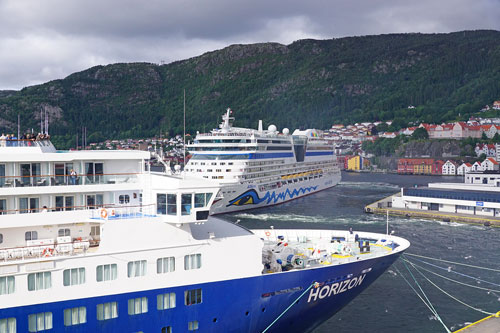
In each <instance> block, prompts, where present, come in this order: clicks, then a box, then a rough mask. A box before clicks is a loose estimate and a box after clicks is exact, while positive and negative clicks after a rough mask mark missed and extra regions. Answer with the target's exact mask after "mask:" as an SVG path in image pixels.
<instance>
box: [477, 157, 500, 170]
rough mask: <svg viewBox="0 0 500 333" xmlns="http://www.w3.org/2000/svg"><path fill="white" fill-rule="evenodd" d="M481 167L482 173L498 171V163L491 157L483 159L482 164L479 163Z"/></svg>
mask: <svg viewBox="0 0 500 333" xmlns="http://www.w3.org/2000/svg"><path fill="white" fill-rule="evenodd" d="M481 166H482V167H483V170H484V171H487V170H488V171H494V170H498V162H497V161H495V159H494V158H492V157H488V158H487V159H485V160H484V161H483V162H482V163H481Z"/></svg>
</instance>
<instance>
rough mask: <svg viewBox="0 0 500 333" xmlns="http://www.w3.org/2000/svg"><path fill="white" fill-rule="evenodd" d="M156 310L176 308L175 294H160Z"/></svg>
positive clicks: (157, 298)
mask: <svg viewBox="0 0 500 333" xmlns="http://www.w3.org/2000/svg"><path fill="white" fill-rule="evenodd" d="M156 308H157V309H158V310H166V309H172V308H175V293H166V294H160V295H158V296H157V297H156Z"/></svg>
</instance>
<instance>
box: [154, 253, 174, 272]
mask: <svg viewBox="0 0 500 333" xmlns="http://www.w3.org/2000/svg"><path fill="white" fill-rule="evenodd" d="M173 271H175V258H174V257H167V258H158V259H157V260H156V273H158V274H163V273H168V272H173Z"/></svg>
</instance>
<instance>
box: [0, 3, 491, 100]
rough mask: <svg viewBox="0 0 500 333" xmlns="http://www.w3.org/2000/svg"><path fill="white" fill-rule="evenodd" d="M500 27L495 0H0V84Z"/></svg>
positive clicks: (16, 85)
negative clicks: (298, 46)
mask: <svg viewBox="0 0 500 333" xmlns="http://www.w3.org/2000/svg"><path fill="white" fill-rule="evenodd" d="M476 29H494V30H500V0H393V1H390V0H318V1H316V0H282V1H281V0H241V1H240V0H136V1H132V0H99V1H97V0H0V90H2V89H21V88H23V87H25V86H30V85H33V84H38V83H43V82H47V81H49V80H53V79H60V78H64V77H66V76H67V75H69V74H71V73H73V72H77V71H81V70H84V69H87V68H89V67H92V66H95V65H101V64H102V65H104V64H110V63H116V62H143V61H146V62H154V63H160V62H161V61H164V62H166V63H169V62H172V61H175V60H181V59H186V58H190V57H194V56H197V55H200V54H203V53H204V52H207V51H212V50H216V49H220V48H223V47H225V46H228V45H230V44H235V43H243V44H246V43H257V42H279V43H283V44H289V43H291V42H293V41H295V40H298V39H304V38H315V39H329V38H333V37H344V36H359V35H373V34H382V33H396V32H397V33H399V32H425V33H430V32H451V31H460V30H476Z"/></svg>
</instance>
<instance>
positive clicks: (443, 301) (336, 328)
mask: <svg viewBox="0 0 500 333" xmlns="http://www.w3.org/2000/svg"><path fill="white" fill-rule="evenodd" d="M462 181H463V180H462V178H461V177H451V178H450V177H431V176H403V175H390V174H369V173H361V174H358V173H343V175H342V182H341V183H340V184H339V185H337V186H336V187H334V188H331V189H328V190H325V191H322V192H320V193H317V194H314V195H310V196H307V197H304V198H300V199H297V200H294V201H291V202H289V203H285V204H282V205H278V206H274V207H270V208H263V209H257V210H251V211H246V212H239V213H233V214H226V215H224V217H225V218H226V219H228V220H231V221H233V222H236V221H238V220H239V223H240V224H241V225H243V226H245V227H248V228H268V227H270V226H274V227H275V228H311V229H312V228H317V229H348V228H349V227H352V228H353V229H354V230H359V231H371V232H379V233H385V231H386V217H385V216H379V215H370V214H365V213H364V212H363V208H364V206H365V205H367V204H369V203H371V202H374V201H376V200H378V199H381V198H383V197H386V196H388V195H391V194H394V193H396V192H397V191H398V190H399V189H400V188H401V187H402V186H414V185H425V184H427V183H429V182H462ZM389 224H390V227H389V229H390V230H394V232H395V235H397V236H401V237H404V238H406V239H408V240H409V241H410V242H411V247H410V249H409V250H408V251H407V252H408V253H412V254H418V255H423V256H428V257H433V258H441V259H445V260H449V261H456V262H461V263H467V264H470V265H477V266H484V267H490V268H495V269H500V228H491V227H484V226H479V225H467V224H459V223H453V222H451V223H450V222H442V221H432V220H424V219H412V218H404V217H390V218H389ZM407 258H408V259H410V260H412V261H413V262H415V263H417V264H419V265H421V266H423V267H425V268H427V269H432V270H433V271H435V272H437V273H439V274H441V275H445V276H446V277H448V278H451V279H454V280H459V281H460V282H462V283H466V284H471V285H475V286H477V287H480V288H485V289H489V290H482V289H475V288H471V287H468V286H465V285H460V284H457V283H455V282H452V281H449V280H446V279H443V278H441V277H439V276H436V275H433V274H431V273H427V272H424V274H425V276H426V277H427V278H428V279H429V280H431V281H432V282H434V283H435V284H436V285H437V286H438V287H439V288H442V289H443V290H444V291H446V292H447V293H449V294H450V295H452V296H453V297H455V298H457V299H459V300H461V301H463V302H464V303H467V304H468V305H471V306H473V307H474V308H479V309H482V310H484V311H486V312H497V311H499V310H500V273H496V272H492V271H487V270H478V269H475V268H470V267H462V266H456V265H453V264H446V263H442V262H436V261H430V260H425V259H419V260H425V261H427V262H430V263H432V264H434V265H437V266H440V267H441V268H443V270H441V269H439V268H435V267H430V266H427V265H426V264H423V263H421V262H419V261H417V260H416V259H417V258H415V257H410V256H408V257H407ZM396 268H397V269H398V270H399V271H400V272H401V273H402V274H403V275H404V276H405V277H406V278H407V279H410V280H412V277H411V275H410V274H409V273H408V271H407V270H406V268H405V266H404V264H403V262H402V260H401V259H399V260H398V261H397V262H396V263H395V265H393V266H392V267H391V268H390V269H389V270H388V271H387V272H385V273H384V274H383V275H382V276H381V277H380V278H379V279H378V280H377V281H376V282H375V283H373V284H372V285H371V286H370V287H368V288H367V289H366V290H365V291H364V292H363V293H361V294H360V295H359V296H358V297H357V298H356V299H354V300H353V301H352V302H351V303H350V304H348V305H347V306H346V307H345V308H344V309H342V310H341V311H340V312H339V313H337V314H336V315H335V316H334V317H332V318H331V319H329V320H328V321H327V322H325V323H324V324H323V325H321V326H320V327H319V328H317V329H316V330H315V333H327V332H336V333H343V332H345V333H347V332H349V333H352V332H356V333H361V332H382V331H383V332H385V333H389V332H394V333H396V332H397V333H399V332H445V329H444V327H443V326H442V325H441V323H440V322H439V321H438V320H437V318H436V317H435V316H434V315H433V314H432V313H431V312H430V311H429V310H428V308H427V307H426V306H425V305H424V304H423V303H422V301H421V300H420V299H419V298H418V296H417V295H415V293H414V292H413V291H412V290H411V289H410V287H409V286H408V285H407V283H406V282H405V281H404V280H403V278H402V277H401V276H400V274H399V273H398V272H397V270H396ZM448 268H451V270H455V269H456V271H458V272H460V273H462V274H465V275H468V276H474V277H477V278H480V279H482V280H483V282H478V281H477V280H474V279H471V278H469V277H466V276H463V275H462V276H460V275H456V274H453V273H449V272H447V271H446V269H448ZM412 272H413V274H415V278H416V279H417V281H418V283H419V284H420V286H421V287H422V289H423V291H424V292H425V293H426V295H427V297H428V298H429V300H430V301H431V303H432V304H433V306H434V307H435V309H436V311H437V312H438V314H439V315H440V317H441V319H442V321H443V322H444V323H445V324H446V326H447V327H448V328H449V329H451V331H455V330H458V329H460V328H462V327H464V326H465V325H467V324H469V323H471V322H474V321H477V320H479V319H481V318H483V317H485V316H487V315H486V314H484V313H481V312H478V311H476V310H473V309H470V308H468V307H466V306H464V305H462V304H460V303H458V302H457V301H455V300H453V299H452V298H450V297H449V296H447V295H445V294H444V293H442V292H441V291H439V290H438V289H437V288H435V287H434V286H432V284H431V283H429V282H428V281H426V280H425V279H424V278H423V277H422V276H420V275H418V273H416V272H415V271H412ZM412 281H413V280H412ZM489 282H491V283H489ZM416 288H417V287H416Z"/></svg>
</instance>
